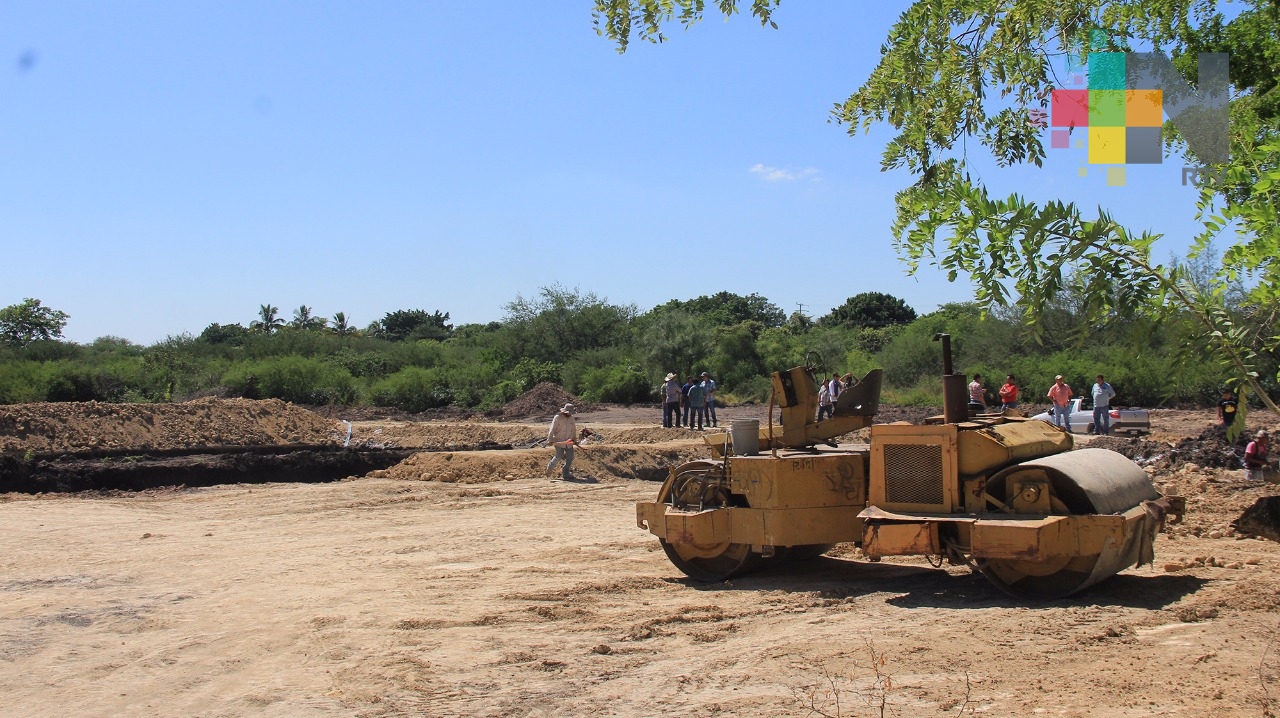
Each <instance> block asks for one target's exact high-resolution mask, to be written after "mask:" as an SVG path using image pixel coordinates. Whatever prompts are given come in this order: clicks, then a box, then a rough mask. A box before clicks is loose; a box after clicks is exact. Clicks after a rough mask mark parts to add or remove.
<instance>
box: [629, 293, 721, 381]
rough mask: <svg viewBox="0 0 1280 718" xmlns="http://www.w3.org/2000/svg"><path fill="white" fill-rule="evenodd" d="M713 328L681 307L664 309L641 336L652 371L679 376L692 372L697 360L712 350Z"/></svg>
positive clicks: (705, 356) (682, 376)
mask: <svg viewBox="0 0 1280 718" xmlns="http://www.w3.org/2000/svg"><path fill="white" fill-rule="evenodd" d="M715 338H716V334H715V329H714V328H713V327H711V326H708V325H707V324H706V323H705V322H702V321H699V320H698V317H696V316H694V315H693V314H690V313H689V312H686V311H682V310H674V311H668V312H663V313H662V314H661V315H659V316H658V317H656V318H655V319H654V321H653V322H652V323H651V324H650V325H649V327H648V329H647V330H645V332H644V335H643V336H642V337H641V343H642V344H643V346H644V352H645V355H644V356H645V359H646V360H647V361H648V364H649V366H650V368H651V369H652V373H653V374H657V375H663V374H666V373H667V372H675V373H676V374H677V375H678V376H679V377H680V378H681V379H683V378H685V377H687V376H689V375H691V374H693V370H694V369H695V368H696V366H697V364H698V362H701V361H705V360H706V359H707V358H708V357H709V356H711V353H712V351H713V350H714V349H715Z"/></svg>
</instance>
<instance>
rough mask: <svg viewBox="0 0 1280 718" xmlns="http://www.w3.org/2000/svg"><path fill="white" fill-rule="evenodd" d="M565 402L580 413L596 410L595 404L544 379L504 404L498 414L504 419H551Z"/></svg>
mask: <svg viewBox="0 0 1280 718" xmlns="http://www.w3.org/2000/svg"><path fill="white" fill-rule="evenodd" d="M565 404H573V406H574V408H575V409H576V411H577V413H579V414H581V413H583V412H588V411H594V410H595V407H594V406H592V405H590V404H583V403H581V402H579V401H578V397H576V396H574V395H573V394H570V393H569V392H567V391H565V390H564V389H562V388H561V387H560V385H558V384H553V383H551V382H549V381H544V382H542V383H541V384H538V385H537V386H535V387H533V388H532V389H530V390H529V391H526V392H525V393H523V394H521V395H520V396H518V397H516V398H515V399H513V400H512V401H511V402H509V403H508V404H507V405H506V406H503V407H502V411H501V412H500V413H499V415H498V416H499V417H501V418H503V419H527V418H530V417H543V418H546V419H547V420H550V419H551V416H552V415H553V414H555V413H556V412H557V411H560V407H562V406H564V405H565Z"/></svg>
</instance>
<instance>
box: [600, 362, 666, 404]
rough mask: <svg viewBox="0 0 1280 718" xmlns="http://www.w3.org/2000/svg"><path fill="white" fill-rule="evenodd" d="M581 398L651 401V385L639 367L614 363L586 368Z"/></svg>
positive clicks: (611, 400) (607, 400) (620, 401)
mask: <svg viewBox="0 0 1280 718" xmlns="http://www.w3.org/2000/svg"><path fill="white" fill-rule="evenodd" d="M582 398H583V399H586V400H587V401H605V402H613V403H617V404H633V403H635V402H645V401H652V400H653V398H654V397H653V387H651V386H650V385H649V379H648V378H647V377H646V376H645V375H644V372H642V371H640V368H639V367H637V366H632V365H619V364H615V365H612V366H607V367H601V368H599V369H587V370H586V371H585V372H584V373H583V375H582Z"/></svg>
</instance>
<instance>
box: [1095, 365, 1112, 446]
mask: <svg viewBox="0 0 1280 718" xmlns="http://www.w3.org/2000/svg"><path fill="white" fill-rule="evenodd" d="M1114 398H1116V391H1115V389H1112V388H1111V385H1110V384H1108V383H1107V382H1106V380H1105V379H1103V378H1102V375H1101V374H1099V375H1098V381H1097V383H1095V384H1094V385H1093V433H1095V434H1097V435H1098V436H1106V435H1108V434H1110V433H1111V400H1112V399H1114Z"/></svg>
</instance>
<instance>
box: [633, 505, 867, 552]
mask: <svg viewBox="0 0 1280 718" xmlns="http://www.w3.org/2000/svg"><path fill="white" fill-rule="evenodd" d="M641 507H654V508H653V509H649V508H645V509H642V508H641ZM859 510H860V509H859V507H856V506H848V507H824V508H808V509H776V510H774V509H747V508H736V507H735V508H725V509H710V510H707V511H696V512H695V511H677V510H675V509H672V508H671V507H669V506H666V505H665V504H637V505H636V513H637V515H638V516H639V515H641V512H642V511H643V512H644V514H643V516H642V518H641V519H640V520H641V521H643V522H644V525H642V526H641V528H648V529H649V531H650V532H652V533H653V534H654V535H655V536H658V537H659V538H662V539H666V541H667V542H669V543H686V544H689V543H692V544H698V545H701V546H710V545H713V544H718V543H747V544H752V545H755V546H804V545H809V544H824V543H842V542H846V541H860V540H861V539H862V519H860V518H858V512H859ZM653 511H661V512H662V513H660V514H654V513H653Z"/></svg>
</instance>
